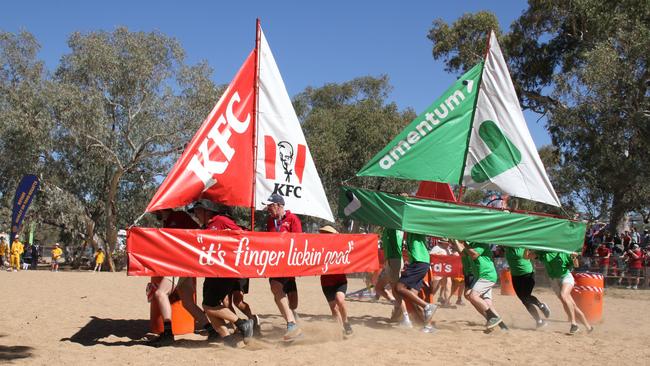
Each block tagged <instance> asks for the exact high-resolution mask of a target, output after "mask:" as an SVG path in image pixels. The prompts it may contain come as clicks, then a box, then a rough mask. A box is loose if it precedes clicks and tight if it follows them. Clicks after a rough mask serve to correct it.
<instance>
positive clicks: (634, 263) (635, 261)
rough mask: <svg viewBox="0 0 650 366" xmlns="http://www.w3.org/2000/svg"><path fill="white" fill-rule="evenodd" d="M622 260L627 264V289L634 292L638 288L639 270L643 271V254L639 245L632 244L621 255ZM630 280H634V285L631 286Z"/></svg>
mask: <svg viewBox="0 0 650 366" xmlns="http://www.w3.org/2000/svg"><path fill="white" fill-rule="evenodd" d="M623 259H624V260H625V261H626V262H627V275H628V279H627V281H628V283H627V288H632V289H634V290H636V289H638V288H639V282H640V281H641V270H643V252H641V249H640V248H639V245H638V244H632V247H631V248H630V249H628V250H627V252H625V254H624V255H623ZM622 279H623V278H622V277H621V280H622ZM632 279H634V280H635V282H634V285H633V284H632ZM619 284H620V281H619Z"/></svg>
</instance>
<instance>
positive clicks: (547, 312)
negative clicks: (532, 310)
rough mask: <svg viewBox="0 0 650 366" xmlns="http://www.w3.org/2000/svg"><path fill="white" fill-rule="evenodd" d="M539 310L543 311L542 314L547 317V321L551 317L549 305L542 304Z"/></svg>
mask: <svg viewBox="0 0 650 366" xmlns="http://www.w3.org/2000/svg"><path fill="white" fill-rule="evenodd" d="M539 310H541V311H542V313H543V314H544V317H545V318H546V319H548V317H549V316H551V309H549V308H548V305H546V304H544V303H542V304H541V305H540V306H539Z"/></svg>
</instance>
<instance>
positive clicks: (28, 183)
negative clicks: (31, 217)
mask: <svg viewBox="0 0 650 366" xmlns="http://www.w3.org/2000/svg"><path fill="white" fill-rule="evenodd" d="M38 186H39V181H38V177H37V176H35V175H26V176H24V177H23V179H21V180H20V184H19V185H18V188H16V196H15V197H14V209H13V211H12V213H11V233H10V234H9V235H10V236H9V245H11V243H13V242H14V238H16V236H18V233H19V232H20V227H21V226H22V224H23V219H24V218H25V214H26V213H27V209H29V205H30V204H31V203H32V198H34V195H35V194H36V192H38Z"/></svg>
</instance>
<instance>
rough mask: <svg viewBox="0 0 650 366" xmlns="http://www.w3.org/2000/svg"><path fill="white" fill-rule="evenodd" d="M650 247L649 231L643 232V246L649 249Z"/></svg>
mask: <svg viewBox="0 0 650 366" xmlns="http://www.w3.org/2000/svg"><path fill="white" fill-rule="evenodd" d="M649 245H650V233H648V229H645V230H643V236H642V237H641V246H642V247H644V248H647V247H648V246H649Z"/></svg>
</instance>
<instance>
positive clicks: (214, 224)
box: [206, 215, 241, 230]
mask: <svg viewBox="0 0 650 366" xmlns="http://www.w3.org/2000/svg"><path fill="white" fill-rule="evenodd" d="M206 229H210V230H241V228H240V227H239V226H238V225H237V224H235V222H234V221H233V220H232V219H231V218H230V217H228V216H224V215H216V216H213V217H212V218H211V219H210V221H208V224H207V225H206Z"/></svg>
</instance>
